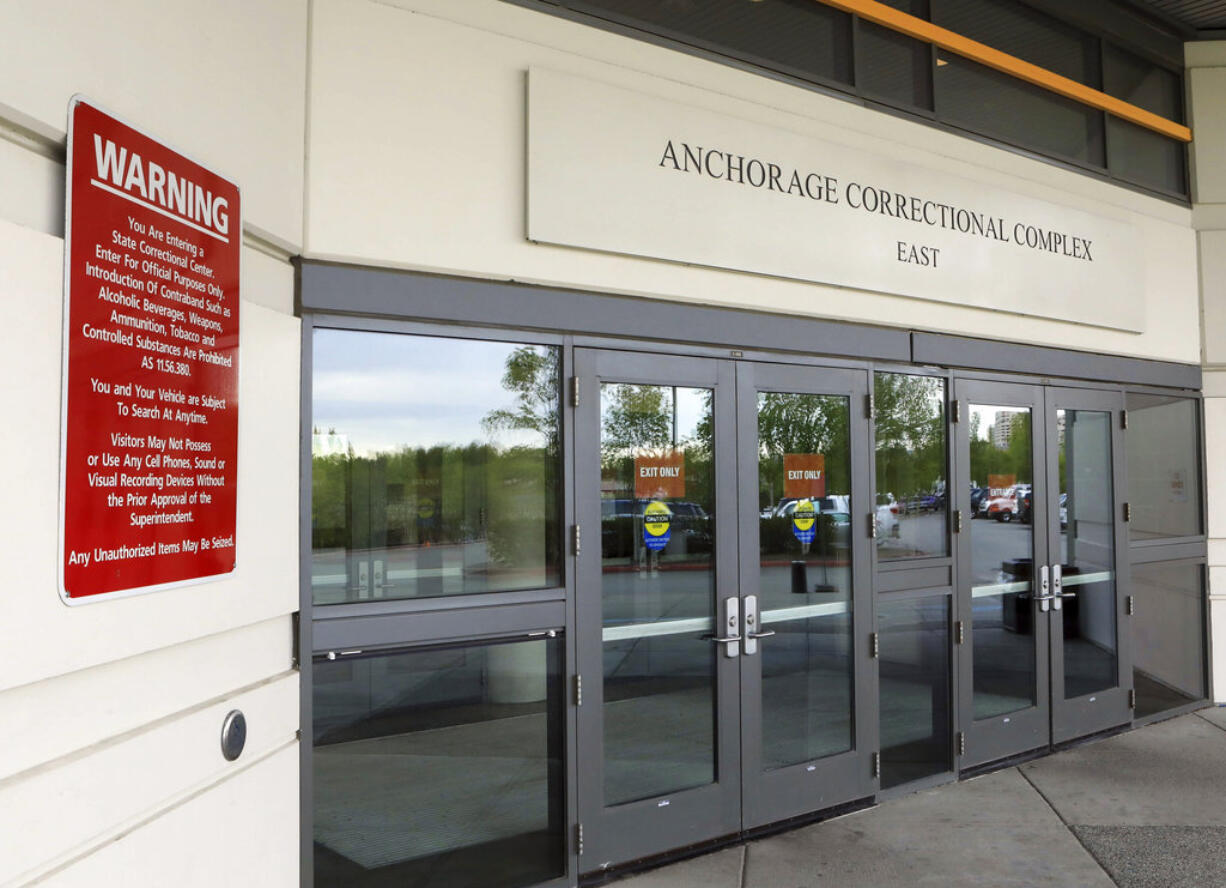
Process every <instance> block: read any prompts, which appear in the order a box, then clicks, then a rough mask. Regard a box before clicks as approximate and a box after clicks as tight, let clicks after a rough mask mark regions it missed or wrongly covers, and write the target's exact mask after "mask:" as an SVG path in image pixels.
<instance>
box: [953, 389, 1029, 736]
mask: <svg viewBox="0 0 1226 888" xmlns="http://www.w3.org/2000/svg"><path fill="white" fill-rule="evenodd" d="M1031 421H1032V420H1031V412H1030V410H1029V408H1024V407H1008V406H993V405H981V404H971V405H970V412H969V425H970V476H971V479H972V480H971V485H972V491H971V507H972V509H973V514H972V516H971V517H972V518H973V519H975V520H972V521H971V522H970V543H971V610H972V620H973V627H974V629H973V632H972V633H971V640H972V648H973V662H974V666H973V674H974V693H973V699H974V717H975V718H976V719H981V718H990V717H993V716H999V715H1007V714H1008V713H1010V712H1015V711H1017V710H1020V709H1026V708H1028V707H1030V706H1033V705H1035V702H1036V699H1037V698H1036V663H1035V641H1034V628H1035V627H1034V608H1033V603H1032V596H1033V594H1034V584H1033V579H1034V578H1033V570H1032V568H1033V564H1034V530H1033V523H1032V518H1033V515H1032V507H1033V486H1032V485H1033V479H1034V476H1033V466H1034V458H1033V454H1032V444H1031V440H1032V438H1031Z"/></svg>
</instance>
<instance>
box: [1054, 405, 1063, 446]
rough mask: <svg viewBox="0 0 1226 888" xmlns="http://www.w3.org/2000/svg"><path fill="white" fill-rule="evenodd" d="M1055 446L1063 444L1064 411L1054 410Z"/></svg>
mask: <svg viewBox="0 0 1226 888" xmlns="http://www.w3.org/2000/svg"><path fill="white" fill-rule="evenodd" d="M1056 446H1058V447H1063V446H1064V411H1063V410H1057V411H1056Z"/></svg>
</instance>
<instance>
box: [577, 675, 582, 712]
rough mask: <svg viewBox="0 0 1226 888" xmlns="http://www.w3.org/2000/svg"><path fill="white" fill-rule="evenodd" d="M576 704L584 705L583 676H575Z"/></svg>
mask: <svg viewBox="0 0 1226 888" xmlns="http://www.w3.org/2000/svg"><path fill="white" fill-rule="evenodd" d="M575 705H576V706H582V705H583V676H582V675H576V676H575Z"/></svg>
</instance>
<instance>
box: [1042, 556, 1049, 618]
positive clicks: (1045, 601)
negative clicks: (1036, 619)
mask: <svg viewBox="0 0 1226 888" xmlns="http://www.w3.org/2000/svg"><path fill="white" fill-rule="evenodd" d="M1049 589H1050V586H1049V585H1048V579H1047V565H1046V564H1044V565H1043V566H1042V567H1040V568H1039V610H1040V611H1041V612H1043V613H1046V612H1047V610H1048V609H1049V608H1050V607H1051V594H1050V592H1049V591H1048V590H1049Z"/></svg>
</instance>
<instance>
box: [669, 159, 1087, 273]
mask: <svg viewBox="0 0 1226 888" xmlns="http://www.w3.org/2000/svg"><path fill="white" fill-rule="evenodd" d="M679 148H680V150H678V145H675V144H674V143H673V142H672V140H669V142H668V143H667V144H666V145H665V146H664V151H663V154H662V156H661V158H660V163H659V166H662V167H665V168H666V169H673V170H676V171H677V172H684V173H691V172H692V173H696V174H698V175H699V176H703V175H705V176H707V177H709V178H713V179H723V180H725V181H728V182H735V183H737V184H739V185H748V186H750V187H752V188H765V189H766V190H767V191H775V192H778V193H779V194H782V195H786V196H789V197H800V198H808V199H809V200H815V201H819V202H821V203H827V204H833V205H839V204H842V205H843V206H846V207H847V208H848V209H852V210H860V211H863V212H866V213H879V214H881V215H882V216H889V217H891V218H893V219H905V220H906V221H908V222H914V223H915V224H917V225H927V226H929V227H933V228H942V229H944V230H946V231H956V232H960V233H961V234H969V235H972V236H974V237H986V238H991V239H992V240H998V241H1003V242H1005V243H1013V244H1016V245H1017V246H1019V247H1026V248H1029V249H1032V250H1045V251H1047V252H1049V253H1059V254H1061V255H1063V256H1069V257H1071V258H1073V259H1081V260H1084V261H1086V262H1093V261H1094V257H1093V256H1092V255H1091V247H1092V245H1093V242H1092V241H1091V240H1090V239H1089V238H1085V237H1078V236H1077V235H1075V234H1070V233H1068V232H1064V231H1055V230H1053V229H1050V228H1042V227H1040V226H1037V225H1032V224H1029V223H1027V222H1014V223H1012V224H1010V223H1009V222H1007V221H1006V220H1005V219H1004V218H1002V217H1000V216H992V215H989V214H988V213H984V212H982V211H980V210H976V209H968V208H966V207H959V206H952V205H950V204H947V203H942V202H940V201H939V200H933V199H929V198H926V197H917V196H916V195H913V194H903V193H902V192H899V191H890V190H888V189H883V188H878V187H876V186H874V185H866V184H864V183H862V182H847V183H846V184H845V185H840V183H839V180H838V179H837V178H835V177H833V176H826V175H822V174H819V173H815V172H806V173H804V175H803V177H802V175H801V171H800V170H797V169H794V168H793V169H790V170H789V169H786V168H784V167H782V166H780V165H779V164H777V163H773V162H770V161H762V160H759V159H758V158H756V157H750V158H746V157H745V155H743V154H732V153H730V152H724V151H717V150H712V149H704V148H703V147H702V146H691V145H689V144H688V143H686V142H681V143H680V145H679ZM898 247H899V261H900V262H915V263H918V264H920V265H929V264H931V265H932V266H933V267H934V268H935V267H937V266H938V263H939V260H940V249H939V248H937V247H926V246H912V245H910V244H907V243H906V242H904V241H899V242H898ZM904 248H907V251H906V255H904Z"/></svg>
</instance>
